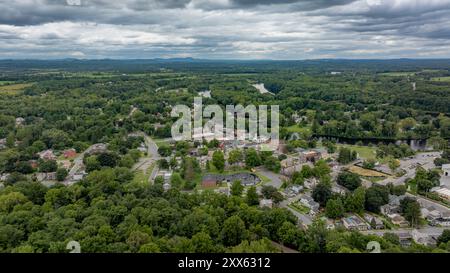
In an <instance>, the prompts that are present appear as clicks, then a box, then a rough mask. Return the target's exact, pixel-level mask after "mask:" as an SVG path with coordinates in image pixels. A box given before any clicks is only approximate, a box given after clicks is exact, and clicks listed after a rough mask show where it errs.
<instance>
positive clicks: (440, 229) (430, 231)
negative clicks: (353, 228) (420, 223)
mask: <svg viewBox="0 0 450 273" xmlns="http://www.w3.org/2000/svg"><path fill="white" fill-rule="evenodd" d="M446 229H449V228H448V227H430V226H427V227H423V228H419V229H417V230H418V231H420V232H421V233H426V234H429V235H440V234H442V232H444V230H446ZM413 230H414V229H412V228H401V229H392V230H391V229H382V230H374V229H373V230H367V231H362V232H361V233H364V234H375V235H379V236H383V234H385V233H394V234H401V233H409V234H411V232H412V231H413Z"/></svg>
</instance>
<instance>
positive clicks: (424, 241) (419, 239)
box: [411, 229, 440, 246]
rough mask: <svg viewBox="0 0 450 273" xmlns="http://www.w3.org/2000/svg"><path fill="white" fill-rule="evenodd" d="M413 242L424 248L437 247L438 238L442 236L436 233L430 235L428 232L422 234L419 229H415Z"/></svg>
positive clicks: (412, 233)
mask: <svg viewBox="0 0 450 273" xmlns="http://www.w3.org/2000/svg"><path fill="white" fill-rule="evenodd" d="M411 235H412V238H413V240H414V241H415V242H416V243H418V244H421V245H424V246H435V245H436V242H437V238H438V237H439V235H440V234H437V233H436V234H435V233H428V232H426V233H425V232H421V231H419V230H417V229H414V230H413V231H412V232H411Z"/></svg>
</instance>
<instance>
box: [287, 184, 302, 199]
mask: <svg viewBox="0 0 450 273" xmlns="http://www.w3.org/2000/svg"><path fill="white" fill-rule="evenodd" d="M302 190H303V186H300V185H292V186H289V187H287V188H286V189H285V190H284V193H285V194H286V195H287V196H288V197H294V196H297V195H299V194H300V193H301V192H302Z"/></svg>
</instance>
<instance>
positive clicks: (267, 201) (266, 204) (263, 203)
mask: <svg viewBox="0 0 450 273" xmlns="http://www.w3.org/2000/svg"><path fill="white" fill-rule="evenodd" d="M259 206H260V207H261V208H264V207H266V208H272V206H273V201H272V200H271V199H262V200H261V201H259Z"/></svg>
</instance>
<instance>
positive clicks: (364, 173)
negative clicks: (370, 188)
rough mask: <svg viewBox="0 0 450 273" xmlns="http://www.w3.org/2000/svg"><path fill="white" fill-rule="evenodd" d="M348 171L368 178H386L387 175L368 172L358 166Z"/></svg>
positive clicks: (372, 171)
mask: <svg viewBox="0 0 450 273" xmlns="http://www.w3.org/2000/svg"><path fill="white" fill-rule="evenodd" d="M348 170H349V171H350V172H352V173H356V174H357V175H360V176H366V177H386V174H384V173H380V172H377V171H374V170H368V169H364V168H361V167H358V166H351V167H349V168H348Z"/></svg>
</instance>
